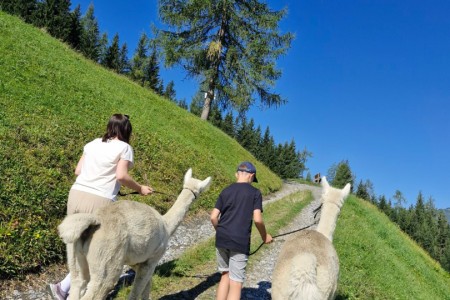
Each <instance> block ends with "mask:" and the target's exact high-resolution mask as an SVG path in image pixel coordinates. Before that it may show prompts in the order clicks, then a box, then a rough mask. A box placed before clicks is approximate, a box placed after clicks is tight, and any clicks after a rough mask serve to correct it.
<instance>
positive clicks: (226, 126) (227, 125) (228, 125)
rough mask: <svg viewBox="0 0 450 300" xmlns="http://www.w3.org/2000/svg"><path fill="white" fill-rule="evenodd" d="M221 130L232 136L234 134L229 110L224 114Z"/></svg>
mask: <svg viewBox="0 0 450 300" xmlns="http://www.w3.org/2000/svg"><path fill="white" fill-rule="evenodd" d="M222 130H223V131H224V132H225V133H226V134H228V135H229V136H230V137H232V138H234V137H235V135H236V133H235V128H234V123H233V113H232V112H231V111H229V112H228V113H227V114H226V115H225V118H224V120H223V123H222Z"/></svg>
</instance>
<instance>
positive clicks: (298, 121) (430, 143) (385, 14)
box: [72, 0, 450, 208]
mask: <svg viewBox="0 0 450 300" xmlns="http://www.w3.org/2000/svg"><path fill="white" fill-rule="evenodd" d="M90 3H93V4H94V7H95V16H96V18H97V20H98V22H99V25H100V30H101V32H107V33H108V36H109V38H110V39H111V38H112V37H113V35H114V34H115V33H116V32H117V33H119V37H120V42H121V43H124V42H126V43H127V45H128V49H129V56H130V57H131V56H132V55H133V53H134V49H135V47H136V44H137V41H138V39H139V36H140V34H141V33H142V32H146V33H147V34H149V35H150V24H152V23H153V24H156V25H157V26H158V25H160V23H159V20H158V12H157V1H144V0H137V1H121V4H120V5H119V4H117V5H116V4H111V2H110V1H106V0H72V6H73V7H74V6H76V5H77V4H80V5H81V10H82V13H83V14H84V13H85V11H86V9H87V7H88V6H89V4H90ZM113 3H114V2H113ZM267 3H268V4H269V6H270V7H271V8H272V9H275V10H279V9H281V8H283V7H287V8H288V11H289V13H288V15H287V17H286V18H285V19H284V20H283V21H282V22H281V24H280V28H281V31H282V32H287V31H289V32H293V33H294V34H295V36H296V38H295V40H294V42H293V43H292V47H291V49H290V50H289V51H288V53H287V54H286V55H285V56H283V57H282V58H281V59H279V60H278V62H277V66H278V68H280V69H281V70H282V72H283V76H282V78H281V79H280V80H279V81H278V82H277V83H276V86H275V87H274V91H276V92H279V93H281V95H282V96H283V97H285V98H286V99H287V100H288V103H287V104H286V105H284V106H282V107H279V108H277V109H275V108H270V109H268V108H266V109H261V108H260V107H259V105H258V103H257V105H256V106H255V107H254V108H253V109H252V110H251V111H250V112H249V117H252V118H254V120H255V123H256V124H257V125H260V126H261V128H262V129H263V130H264V129H265V128H266V127H267V126H269V128H270V131H271V134H272V135H273V136H274V138H275V140H276V142H277V143H284V142H286V141H288V142H289V141H291V140H292V139H294V140H295V143H296V145H297V147H298V149H299V150H302V149H304V148H306V149H307V150H308V151H311V152H312V153H313V157H312V158H310V159H309V160H308V162H307V167H308V168H309V169H310V172H311V174H313V175H314V174H315V173H318V172H320V173H322V174H326V173H327V171H328V169H329V168H330V166H331V165H333V164H335V163H339V162H340V161H342V160H348V161H349V163H350V167H351V169H352V171H353V173H354V174H355V176H356V182H359V181H360V180H363V181H365V180H366V179H369V180H370V181H371V182H372V183H373V186H374V190H375V194H376V195H378V196H380V195H385V196H386V197H387V198H388V199H389V198H392V196H393V195H394V193H395V191H396V190H400V191H401V192H402V193H403V195H404V196H405V197H406V199H407V200H408V204H407V205H409V204H414V203H415V202H416V199H417V195H418V194H419V192H422V194H423V195H424V197H425V199H426V200H427V199H428V198H430V197H432V198H433V199H434V203H435V206H436V207H437V208H447V207H450V174H449V172H450V18H448V14H449V13H450V1H446V0H442V1H437V0H430V1H416V0H414V1H393V0H392V1H383V0H373V1H369V0H352V1H350V0H348V1H345V0H343V1H323V0H307V1H306V0H290V1H288V0H279V1H275V0H272V1H268V2H267ZM161 76H162V79H163V80H164V82H165V83H167V82H169V81H170V80H173V81H174V82H175V89H176V92H177V98H178V99H183V98H184V99H186V100H187V101H188V102H189V101H190V100H191V98H192V96H193V95H194V94H195V92H196V91H197V82H196V81H195V80H191V79H186V78H185V73H184V72H183V71H182V70H180V69H172V70H164V69H162V71H161ZM305 175H306V173H305Z"/></svg>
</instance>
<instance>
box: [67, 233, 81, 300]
mask: <svg viewBox="0 0 450 300" xmlns="http://www.w3.org/2000/svg"><path fill="white" fill-rule="evenodd" d="M76 246H77V244H76V242H75V243H70V244H67V247H66V251H67V262H68V265H69V270H70V293H69V300H78V299H80V286H81V281H80V280H81V278H80V268H79V266H78V260H77V256H76V249H75V247H76Z"/></svg>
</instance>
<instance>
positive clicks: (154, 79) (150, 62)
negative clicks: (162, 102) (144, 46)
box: [144, 49, 175, 100]
mask: <svg viewBox="0 0 450 300" xmlns="http://www.w3.org/2000/svg"><path fill="white" fill-rule="evenodd" d="M144 80H145V82H146V84H145V86H147V87H149V88H151V89H152V90H154V91H155V92H157V93H158V94H160V95H163V93H164V92H163V91H164V88H163V87H162V81H161V79H160V76H159V63H158V54H157V52H156V49H153V50H152V53H151V54H150V56H149V57H148V59H147V61H146V64H145V66H144ZM169 83H170V82H169ZM172 84H173V82H172ZM173 85H174V84H173ZM172 88H173V87H172ZM166 90H167V87H166ZM174 92H175V90H174ZM173 97H174V99H173V100H175V94H174V95H173Z"/></svg>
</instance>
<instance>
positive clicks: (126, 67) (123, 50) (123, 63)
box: [116, 43, 131, 74]
mask: <svg viewBox="0 0 450 300" xmlns="http://www.w3.org/2000/svg"><path fill="white" fill-rule="evenodd" d="M118 63H119V65H118V68H117V70H116V72H117V73H119V74H129V73H130V68H131V67H130V61H129V60H128V47H127V43H124V44H123V45H122V47H120V51H119V62H118Z"/></svg>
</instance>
